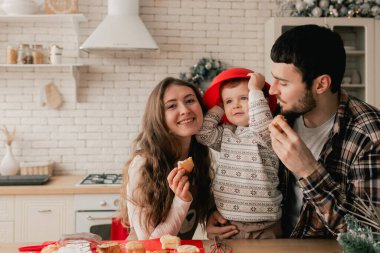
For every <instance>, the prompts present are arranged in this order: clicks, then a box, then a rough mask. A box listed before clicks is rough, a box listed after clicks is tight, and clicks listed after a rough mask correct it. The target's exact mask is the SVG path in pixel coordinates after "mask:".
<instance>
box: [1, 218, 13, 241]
mask: <svg viewBox="0 0 380 253" xmlns="http://www.w3.org/2000/svg"><path fill="white" fill-rule="evenodd" d="M13 226H14V225H13V221H0V243H4V242H13V241H14V238H13V236H14V230H13Z"/></svg>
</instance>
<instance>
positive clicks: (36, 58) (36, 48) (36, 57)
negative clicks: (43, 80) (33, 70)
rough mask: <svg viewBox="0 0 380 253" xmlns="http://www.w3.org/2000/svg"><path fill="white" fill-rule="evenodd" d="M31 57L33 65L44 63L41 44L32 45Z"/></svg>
mask: <svg viewBox="0 0 380 253" xmlns="http://www.w3.org/2000/svg"><path fill="white" fill-rule="evenodd" d="M32 51H33V53H32V55H33V63H34V64H43V63H44V57H45V56H44V51H43V47H42V45H41V44H35V45H32Z"/></svg>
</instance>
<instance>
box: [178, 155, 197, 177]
mask: <svg viewBox="0 0 380 253" xmlns="http://www.w3.org/2000/svg"><path fill="white" fill-rule="evenodd" d="M193 168H194V163H193V158H192V157H191V156H190V157H188V158H187V159H185V160H183V161H179V162H178V169H184V170H185V171H186V172H187V173H191V172H192V171H193Z"/></svg>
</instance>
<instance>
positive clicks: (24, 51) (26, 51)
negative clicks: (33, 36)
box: [17, 44, 33, 64]
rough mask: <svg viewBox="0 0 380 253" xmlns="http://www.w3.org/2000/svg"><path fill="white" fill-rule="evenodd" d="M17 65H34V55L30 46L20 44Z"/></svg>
mask: <svg viewBox="0 0 380 253" xmlns="http://www.w3.org/2000/svg"><path fill="white" fill-rule="evenodd" d="M17 64H33V55H32V52H31V51H30V47H29V44H20V45H19V46H18V54H17Z"/></svg>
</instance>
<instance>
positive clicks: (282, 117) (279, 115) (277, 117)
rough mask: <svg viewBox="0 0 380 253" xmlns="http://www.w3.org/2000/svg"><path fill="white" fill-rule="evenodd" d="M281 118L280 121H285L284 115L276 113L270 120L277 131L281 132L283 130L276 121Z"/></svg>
mask: <svg viewBox="0 0 380 253" xmlns="http://www.w3.org/2000/svg"><path fill="white" fill-rule="evenodd" d="M280 120H282V121H286V119H285V117H284V116H283V115H281V114H278V115H277V116H276V117H274V119H273V121H272V124H273V126H274V127H275V128H277V130H278V131H280V133H283V132H284V130H283V129H282V128H281V127H280V125H279V124H278V122H279V121H280Z"/></svg>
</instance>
